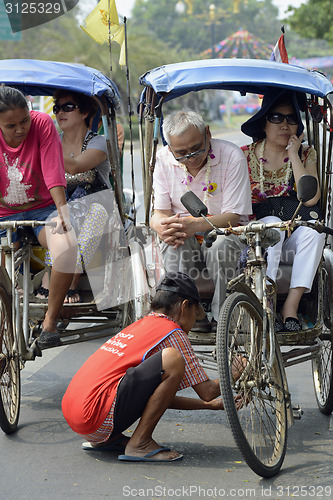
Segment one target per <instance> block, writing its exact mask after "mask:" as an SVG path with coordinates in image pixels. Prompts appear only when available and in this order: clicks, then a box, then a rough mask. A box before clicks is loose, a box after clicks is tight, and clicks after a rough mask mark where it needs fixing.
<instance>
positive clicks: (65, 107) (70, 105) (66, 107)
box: [53, 102, 79, 115]
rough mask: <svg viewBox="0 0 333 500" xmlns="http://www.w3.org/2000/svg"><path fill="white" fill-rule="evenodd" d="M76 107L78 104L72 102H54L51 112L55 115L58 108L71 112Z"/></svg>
mask: <svg viewBox="0 0 333 500" xmlns="http://www.w3.org/2000/svg"><path fill="white" fill-rule="evenodd" d="M78 107H79V106H78V105H77V104H74V103H73V102H65V103H64V104H55V105H54V106H53V113H54V114H55V115H57V114H58V113H59V111H60V110H61V111H64V112H65V113H71V112H72V111H74V110H75V109H77V108H78Z"/></svg>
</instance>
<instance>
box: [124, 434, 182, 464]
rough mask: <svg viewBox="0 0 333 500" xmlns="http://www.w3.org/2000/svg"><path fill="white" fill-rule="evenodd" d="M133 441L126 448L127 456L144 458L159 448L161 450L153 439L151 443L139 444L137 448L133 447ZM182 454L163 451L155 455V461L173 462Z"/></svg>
mask: <svg viewBox="0 0 333 500" xmlns="http://www.w3.org/2000/svg"><path fill="white" fill-rule="evenodd" d="M131 441H132V439H130V440H129V442H128V444H127V446H126V448H125V455H130V456H132V457H144V456H145V455H147V454H148V453H150V452H152V451H154V450H156V449H157V448H161V446H160V445H159V444H157V443H156V441H154V440H153V439H152V440H151V441H149V443H144V444H141V445H140V444H138V445H137V446H133V444H132V443H131ZM180 456H181V455H180V453H178V452H177V451H172V450H169V451H167V450H163V451H159V452H158V453H156V455H154V460H172V459H175V458H178V457H180Z"/></svg>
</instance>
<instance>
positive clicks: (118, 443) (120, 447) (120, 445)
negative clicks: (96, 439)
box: [81, 436, 129, 451]
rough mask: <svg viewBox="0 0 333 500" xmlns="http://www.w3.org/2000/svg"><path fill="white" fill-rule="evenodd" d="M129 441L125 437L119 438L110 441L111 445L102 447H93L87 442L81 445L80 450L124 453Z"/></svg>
mask: <svg viewBox="0 0 333 500" xmlns="http://www.w3.org/2000/svg"><path fill="white" fill-rule="evenodd" d="M128 441H129V438H128V439H127V438H126V436H123V437H120V438H118V439H115V440H114V441H112V443H108V444H105V445H104V446H102V445H101V446H93V445H92V444H91V443H89V442H88V441H87V442H85V443H82V445H81V446H82V449H83V450H85V451H124V449H125V448H126V444H127V442H128Z"/></svg>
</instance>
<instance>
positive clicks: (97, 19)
mask: <svg viewBox="0 0 333 500" xmlns="http://www.w3.org/2000/svg"><path fill="white" fill-rule="evenodd" d="M109 20H110V24H111V34H112V32H113V31H117V30H118V29H119V18H118V12H117V7H116V3H115V0H101V1H100V2H99V3H98V5H97V6H96V7H95V8H94V10H93V11H92V12H90V14H89V16H88V17H87V18H86V19H85V20H84V21H83V23H82V24H81V26H80V27H81V28H82V29H83V31H85V32H86V33H87V34H88V35H89V36H91V38H93V39H94V40H95V41H96V42H97V43H100V44H101V45H102V44H103V43H104V42H107V41H108V38H109ZM114 28H116V30H114Z"/></svg>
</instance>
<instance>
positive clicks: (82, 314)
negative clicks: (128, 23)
mask: <svg viewBox="0 0 333 500" xmlns="http://www.w3.org/2000/svg"><path fill="white" fill-rule="evenodd" d="M0 74H1V77H0V80H1V82H0V83H4V84H6V85H9V86H13V87H16V88H18V89H19V90H21V91H22V92H23V93H24V94H25V95H26V96H29V98H30V100H31V101H33V100H34V99H35V97H36V96H43V97H45V96H52V95H53V93H54V91H55V90H57V89H66V90H69V91H75V92H80V93H82V94H84V95H87V96H90V97H92V98H93V99H94V100H95V101H96V102H97V103H98V106H99V110H100V112H99V114H100V116H96V119H94V122H93V125H92V128H93V129H95V130H97V123H98V121H99V120H100V119H101V120H102V123H103V126H104V135H105V138H106V141H107V149H108V157H109V161H110V164H111V172H112V181H113V189H112V190H111V189H107V190H104V191H101V192H100V193H97V195H98V196H99V198H98V202H99V203H102V205H103V207H104V208H105V210H106V211H107V221H106V224H105V229H104V231H103V235H102V237H101V244H100V246H99V247H98V249H97V251H96V255H94V258H93V260H92V264H91V266H90V268H89V269H86V273H85V274H84V275H83V277H82V279H81V283H80V291H81V290H82V298H83V302H81V303H75V304H64V305H63V308H62V310H61V313H60V317H59V323H58V330H59V333H60V336H61V342H62V345H68V344H73V343H77V342H81V341H85V340H89V339H96V338H100V337H105V336H106V335H108V336H112V335H114V334H116V333H117V332H118V331H119V330H120V329H121V328H123V327H125V326H127V325H128V324H129V323H130V322H132V321H134V320H136V319H137V318H138V317H139V316H141V315H143V314H145V313H146V311H147V307H148V300H147V299H148V297H149V296H150V293H151V292H150V290H151V289H153V288H154V285H155V281H156V279H158V278H159V274H160V272H161V268H160V263H159V261H158V254H157V253H156V244H155V239H154V235H153V234H152V232H151V231H150V230H145V229H144V228H142V229H141V228H137V227H136V225H135V224H136V220H135V195H133V192H134V186H132V187H133V189H132V190H131V193H132V194H131V195H130V196H129V195H127V196H124V190H123V179H122V175H121V168H120V156H119V151H118V143H117V131H116V111H117V110H118V109H119V106H120V102H121V101H120V95H119V92H118V89H117V87H116V85H115V84H114V82H113V81H112V80H110V79H109V78H108V77H107V76H105V75H104V74H102V73H101V72H100V71H97V70H96V69H94V68H90V67H87V66H84V65H79V64H68V63H61V62H48V61H38V60H25V59H19V60H3V61H0ZM36 101H37V99H36ZM127 188H129V186H127ZM90 196H94V195H89V196H87V197H86V198H87V199H88V198H90ZM84 201H85V202H87V203H88V201H87V200H84ZM91 201H94V198H93V200H91ZM70 205H71V203H70ZM76 208H77V206H76V204H75V203H74V204H73V205H71V206H70V212H71V215H72V217H73V218H74V219H75V217H76V212H75V210H76ZM46 223H48V222H46ZM42 224H45V223H41V222H36V221H17V222H2V223H1V224H0V227H1V229H6V230H7V236H6V238H2V240H1V245H0V258H3V259H4V261H5V264H4V265H3V266H0V325H1V326H0V379H1V382H0V426H1V428H2V430H3V431H4V432H5V433H12V432H14V431H15V430H16V428H17V425H18V420H19V413H20V393H21V388H20V370H21V369H22V368H24V365H25V363H26V362H27V361H32V360H34V359H35V358H36V356H41V355H42V352H41V350H40V348H39V346H38V337H39V334H40V332H41V323H42V321H43V318H44V314H45V311H46V308H47V303H45V302H44V303H42V302H38V301H36V299H35V290H36V289H37V287H38V286H39V284H40V282H41V279H42V276H43V274H44V273H45V272H47V269H46V267H45V264H44V257H43V256H42V255H41V252H40V250H41V249H40V248H39V247H37V248H36V242H37V240H36V241H34V239H33V238H31V236H30V234H29V230H28V229H29V227H32V226H35V225H42ZM17 228H18V229H17ZM15 229H17V230H18V231H20V232H21V236H20V240H21V242H22V244H21V248H20V249H19V250H17V251H16V252H15V251H14V247H13V243H12V233H13V231H14V230H15ZM20 292H21V293H20ZM22 292H23V293H22Z"/></svg>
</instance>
